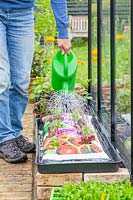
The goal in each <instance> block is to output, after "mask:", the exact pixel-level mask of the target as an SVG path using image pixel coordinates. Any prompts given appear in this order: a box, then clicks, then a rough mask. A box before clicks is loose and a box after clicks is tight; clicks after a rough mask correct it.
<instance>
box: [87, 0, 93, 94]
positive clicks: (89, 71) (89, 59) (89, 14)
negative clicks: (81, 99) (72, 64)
mask: <svg viewBox="0 0 133 200" xmlns="http://www.w3.org/2000/svg"><path fill="white" fill-rule="evenodd" d="M91 3H92V2H91V0H89V1H88V79H89V80H90V79H92V63H91V47H92V37H91V34H92V32H91V14H92V13H91ZM91 92H92V81H91V82H89V83H88V93H91Z"/></svg>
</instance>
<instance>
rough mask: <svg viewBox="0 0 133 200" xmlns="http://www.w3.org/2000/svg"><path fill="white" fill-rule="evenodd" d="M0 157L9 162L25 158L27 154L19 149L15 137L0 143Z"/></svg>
mask: <svg viewBox="0 0 133 200" xmlns="http://www.w3.org/2000/svg"><path fill="white" fill-rule="evenodd" d="M0 157H1V158H3V159H4V160H5V161H7V162H9V163H20V162H24V161H26V160H27V155H26V154H25V153H23V152H22V151H21V150H20V148H19V147H18V145H17V143H16V139H15V138H14V139H11V140H8V141H5V142H2V143H0Z"/></svg>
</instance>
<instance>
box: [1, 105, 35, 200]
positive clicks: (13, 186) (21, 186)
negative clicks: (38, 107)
mask: <svg viewBox="0 0 133 200" xmlns="http://www.w3.org/2000/svg"><path fill="white" fill-rule="evenodd" d="M32 107H33V106H32V105H29V106H28V108H27V111H26V113H25V116H24V118H23V124H24V131H23V134H24V135H25V136H27V137H29V138H30V141H33V124H34V123H33V114H32V110H33V109H32ZM33 157H34V155H32V154H28V161H27V162H26V163H23V164H8V163H6V162H5V161H4V160H3V159H0V200H33V199H35V198H34V190H33V186H34V181H33V180H34V178H33V176H34V173H33V170H34V167H33V162H34V161H33V160H34V158H33Z"/></svg>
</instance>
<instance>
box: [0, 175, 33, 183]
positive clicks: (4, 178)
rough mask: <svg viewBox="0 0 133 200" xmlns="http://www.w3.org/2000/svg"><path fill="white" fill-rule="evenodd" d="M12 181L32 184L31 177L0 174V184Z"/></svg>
mask: <svg viewBox="0 0 133 200" xmlns="http://www.w3.org/2000/svg"><path fill="white" fill-rule="evenodd" d="M12 183H17V184H21V183H22V184H25V183H26V184H32V177H29V176H28V177H25V176H23V177H21V176H15V177H14V176H8V175H7V176H0V185H4V184H12Z"/></svg>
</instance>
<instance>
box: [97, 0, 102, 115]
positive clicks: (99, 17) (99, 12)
mask: <svg viewBox="0 0 133 200" xmlns="http://www.w3.org/2000/svg"><path fill="white" fill-rule="evenodd" d="M101 28H102V0H97V51H98V54H97V59H98V60H97V113H98V116H100V113H101V95H102V94H101V67H102V65H101V56H102V51H101V42H102V38H101Z"/></svg>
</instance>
